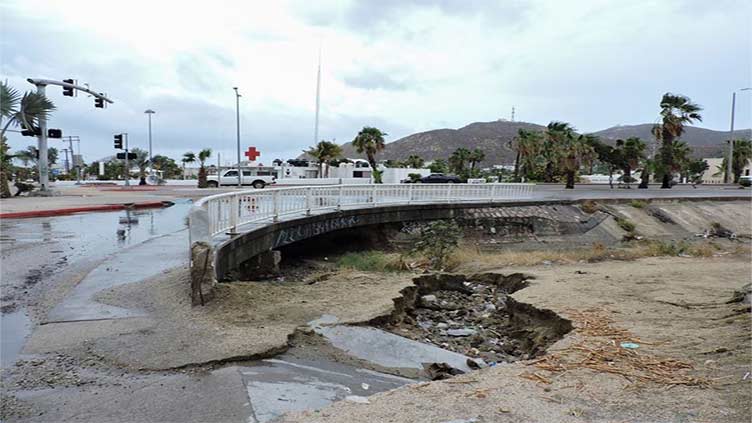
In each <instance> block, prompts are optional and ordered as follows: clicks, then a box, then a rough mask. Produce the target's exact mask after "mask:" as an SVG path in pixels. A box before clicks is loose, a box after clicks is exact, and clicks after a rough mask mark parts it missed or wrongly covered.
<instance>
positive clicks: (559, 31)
mask: <svg viewBox="0 0 752 423" xmlns="http://www.w3.org/2000/svg"><path fill="white" fill-rule="evenodd" d="M750 19H752V2H749V1H745V0H739V1H733V0H716V1H712V2H711V1H706V0H655V1H642V0H633V1H623V0H614V1H606V0H602V1H601V0H569V1H564V0H550V1H534V0H531V1H514V0H496V1H494V0H438V1H427V0H426V1H423V0H379V1H377V0H328V1H323V0H319V1H308V0H289V1H237V2H235V1H223V0H214V1H210V2H206V1H204V2H196V1H174V2H173V1H160V0H150V1H141V0H131V1H118V2H115V1H109V0H98V1H84V0H65V1H56V0H49V1H42V0H2V2H0V65H1V68H2V72H1V73H0V74H1V75H2V78H3V79H7V80H8V81H9V82H10V83H11V85H13V86H15V87H16V88H18V89H23V90H27V89H31V88H33V87H32V86H31V85H30V84H29V83H27V82H26V81H25V79H26V78H27V77H37V78H49V79H57V80H61V79H64V78H74V79H77V80H78V81H79V82H80V83H83V82H86V83H88V84H90V86H91V87H92V88H93V89H95V90H97V91H102V92H106V93H107V94H108V95H109V96H110V97H111V98H112V99H113V100H114V101H115V104H113V105H110V107H108V108H107V109H105V110H102V109H95V108H94V107H93V99H91V98H88V97H86V96H85V95H79V96H78V97H77V98H69V97H63V96H62V92H61V89H60V88H59V87H49V88H48V96H49V97H50V98H51V99H52V100H53V101H54V102H55V103H56V105H57V106H58V110H57V111H56V112H55V114H54V116H53V118H52V121H51V123H50V125H49V126H50V127H53V128H61V129H63V132H64V134H65V135H79V136H80V137H81V148H82V150H83V153H84V158H85V160H87V161H91V160H94V159H97V158H100V157H103V156H107V155H110V154H113V149H112V134H114V133H118V132H128V133H129V134H130V140H131V146H137V147H146V146H147V135H146V133H147V117H146V115H144V113H143V112H144V110H145V109H147V108H151V109H154V110H156V112H157V113H156V114H155V115H154V117H153V140H154V150H155V154H167V155H169V156H172V157H174V158H179V157H180V156H181V155H182V153H184V152H185V151H189V150H192V151H197V150H200V149H201V148H205V147H211V148H212V149H213V150H214V151H215V152H221V154H222V157H223V160H222V162H223V163H225V162H226V161H229V160H230V159H231V158H234V156H235V152H234V151H235V150H234V148H235V147H234V146H235V96H234V92H233V89H232V87H234V86H238V87H239V89H240V93H241V94H242V98H241V99H240V101H241V105H240V107H241V144H242V146H243V148H244V149H245V148H246V147H247V146H251V145H253V146H256V147H257V148H258V149H259V150H260V151H261V152H262V156H261V162H264V161H265V160H269V161H271V160H272V159H274V158H289V157H291V156H295V155H297V154H298V153H299V152H300V151H301V150H302V149H303V148H306V147H307V146H310V145H311V144H312V143H313V127H314V110H315V87H316V66H317V57H318V51H319V48H320V47H321V51H322V60H323V67H322V69H323V70H322V82H321V85H322V96H321V120H320V121H321V124H320V128H321V129H320V137H319V138H321V139H330V140H331V139H336V141H337V142H340V143H341V142H345V141H350V140H352V138H353V137H354V135H355V134H356V133H357V131H358V130H359V129H360V128H361V127H362V126H364V125H369V126H376V127H378V128H380V129H382V130H383V131H385V132H387V133H389V137H388V138H387V141H393V140H396V139H398V138H400V137H402V136H405V135H409V134H411V133H414V132H418V131H425V130H430V129H437V128H446V127H448V128H458V127H462V126H464V125H466V124H468V123H471V122H475V121H491V120H496V119H499V118H509V116H510V112H511V109H512V107H513V106H514V107H515V108H516V120H523V121H528V122H535V123H540V124H545V123H547V122H548V121H550V120H563V121H568V122H571V123H572V124H573V125H574V126H575V127H577V128H578V129H579V130H582V131H596V130H599V129H604V128H606V127H609V126H613V125H618V124H638V123H646V122H653V121H655V120H656V118H657V107H658V101H659V99H660V97H661V95H662V94H663V93H664V92H666V91H671V92H675V93H681V94H684V95H687V96H689V97H691V98H692V100H694V101H695V102H697V103H699V104H701V105H702V106H703V107H704V109H705V110H704V112H703V116H704V118H705V119H704V123H703V124H701V126H704V127H706V128H711V129H717V130H728V126H729V114H730V103H731V93H732V92H733V90H735V89H738V88H742V87H749V86H750V85H752V82H751V81H750V74H751V67H750V66H751V65H750V55H751V54H752V51H751V50H752V42H751V41H750V25H749V22H750ZM751 98H752V92H746V93H742V94H740V95H739V96H738V101H737V127H745V128H748V127H750V126H752V117H751V116H750V115H751V111H752V109H751V107H750V106H751V104H752V103H751V100H750V99H751ZM9 138H10V144H11V146H12V147H13V148H19V147H23V146H26V145H29V144H31V143H32V141H33V140H32V139H31V138H23V137H20V136H19V135H17V134H11V135H10V137H9ZM51 143H52V145H53V146H58V147H60V145H58V144H60V143H59V141H52V142H51ZM225 159H227V160H225ZM214 160H216V156H215V158H214V159H212V161H214Z"/></svg>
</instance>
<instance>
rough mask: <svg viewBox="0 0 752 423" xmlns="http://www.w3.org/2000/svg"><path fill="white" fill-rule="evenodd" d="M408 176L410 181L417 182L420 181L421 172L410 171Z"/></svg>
mask: <svg viewBox="0 0 752 423" xmlns="http://www.w3.org/2000/svg"><path fill="white" fill-rule="evenodd" d="M407 178H408V179H409V180H410V182H412V183H415V182H418V181H420V178H421V176H420V173H408V174H407Z"/></svg>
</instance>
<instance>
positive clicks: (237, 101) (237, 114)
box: [232, 87, 243, 187]
mask: <svg viewBox="0 0 752 423" xmlns="http://www.w3.org/2000/svg"><path fill="white" fill-rule="evenodd" d="M232 89H233V90H235V127H236V129H237V138H238V186H239V187H242V186H243V182H242V181H241V179H240V175H241V172H242V169H241V167H240V94H239V93H238V87H233V88H232Z"/></svg>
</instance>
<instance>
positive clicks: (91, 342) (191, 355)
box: [25, 269, 412, 369]
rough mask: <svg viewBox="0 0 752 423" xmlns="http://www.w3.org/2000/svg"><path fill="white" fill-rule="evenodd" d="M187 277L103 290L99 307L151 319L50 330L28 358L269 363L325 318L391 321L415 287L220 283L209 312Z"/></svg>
mask: <svg viewBox="0 0 752 423" xmlns="http://www.w3.org/2000/svg"><path fill="white" fill-rule="evenodd" d="M188 278H189V276H188V271H187V269H177V270H174V271H172V272H169V273H168V274H165V275H161V276H159V277H157V278H153V279H151V280H147V281H144V282H140V283H136V284H128V285H123V286H121V287H117V288H114V289H112V290H109V291H104V292H103V293H100V294H99V295H98V296H97V297H96V299H97V301H99V302H103V303H106V304H111V305H116V306H120V307H126V308H133V309H140V310H145V311H146V312H147V313H148V316H146V317H138V318H131V319H119V320H115V321H92V322H75V323H62V324H49V325H44V326H41V327H39V328H38V329H37V330H36V331H35V332H34V334H33V335H32V337H31V338H30V339H29V341H28V343H27V345H26V348H25V352H26V353H45V352H58V351H69V353H72V354H80V355H81V356H82V357H83V356H85V355H88V354H92V353H93V354H95V355H97V356H100V357H102V358H103V359H105V360H106V361H108V362H111V363H113V364H115V365H118V366H123V367H127V368H133V369H170V368H178V367H183V366H189V365H197V364H205V363H211V362H217V361H229V360H239V359H255V358H262V357H270V356H273V355H276V354H278V353H280V352H282V351H284V350H285V349H286V348H287V347H288V337H289V336H291V335H292V334H293V333H294V332H295V330H296V329H297V328H298V327H300V326H304V325H305V324H306V323H307V322H309V321H311V320H314V319H317V318H319V317H321V316H322V315H324V314H332V315H336V316H337V317H338V318H339V319H340V321H342V322H344V323H349V322H362V321H367V320H370V319H373V318H375V317H378V316H381V315H384V314H388V313H389V312H390V311H391V308H392V305H393V303H392V298H394V297H396V296H398V293H399V290H400V289H402V288H403V287H405V286H407V285H409V284H410V283H412V282H411V280H410V275H409V274H388V275H374V274H366V273H360V272H349V271H346V272H337V273H333V274H326V273H325V274H319V275H314V277H312V278H311V279H307V280H306V281H303V282H300V283H297V284H291V283H289V282H288V283H285V284H278V283H273V282H247V283H246V282H236V283H233V284H220V285H219V286H218V288H217V290H216V295H217V297H216V298H215V300H214V301H212V302H211V303H209V304H208V305H207V306H205V307H191V306H190V293H189V291H188V290H189V286H190V283H189V282H188ZM314 281H315V282H314ZM309 283H311V284H310V285H309ZM197 340H198V342H197ZM82 344H86V348H87V349H85V350H84V349H82V348H80V347H79V346H80V345H82ZM79 350H80V351H79Z"/></svg>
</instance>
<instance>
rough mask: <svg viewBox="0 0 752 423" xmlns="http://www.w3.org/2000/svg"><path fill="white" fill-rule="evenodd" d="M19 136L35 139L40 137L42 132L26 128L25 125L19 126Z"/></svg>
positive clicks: (38, 129) (37, 129)
mask: <svg viewBox="0 0 752 423" xmlns="http://www.w3.org/2000/svg"><path fill="white" fill-rule="evenodd" d="M21 135H22V136H24V137H37V136H39V135H42V130H41V129H40V128H34V127H32V129H29V128H27V127H26V125H23V124H22V125H21Z"/></svg>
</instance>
